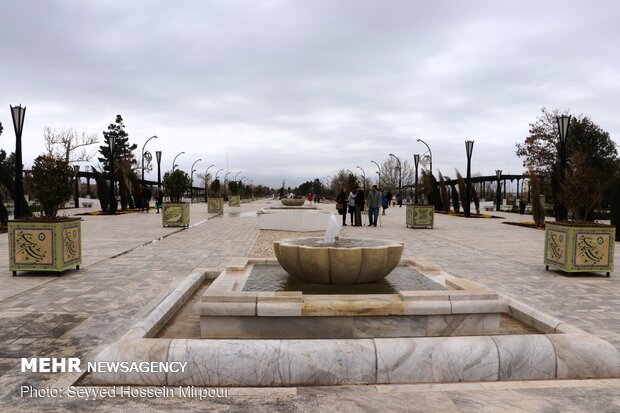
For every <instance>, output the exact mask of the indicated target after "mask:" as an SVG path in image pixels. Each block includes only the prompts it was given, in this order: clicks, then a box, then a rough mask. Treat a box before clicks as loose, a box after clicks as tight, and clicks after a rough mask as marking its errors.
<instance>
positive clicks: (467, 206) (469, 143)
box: [465, 141, 474, 217]
mask: <svg viewBox="0 0 620 413" xmlns="http://www.w3.org/2000/svg"><path fill="white" fill-rule="evenodd" d="M465 151H466V152H467V187H466V188H465V216H466V217H468V216H470V215H471V155H472V153H473V152H474V141H465Z"/></svg>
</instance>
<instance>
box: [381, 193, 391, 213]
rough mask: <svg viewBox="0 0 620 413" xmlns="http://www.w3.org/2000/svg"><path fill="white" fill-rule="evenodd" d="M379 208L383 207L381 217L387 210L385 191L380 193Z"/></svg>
mask: <svg viewBox="0 0 620 413" xmlns="http://www.w3.org/2000/svg"><path fill="white" fill-rule="evenodd" d="M381 206H382V207H383V213H382V214H381V215H385V210H386V209H388V208H389V206H388V197H387V194H386V193H385V191H384V192H382V193H381Z"/></svg>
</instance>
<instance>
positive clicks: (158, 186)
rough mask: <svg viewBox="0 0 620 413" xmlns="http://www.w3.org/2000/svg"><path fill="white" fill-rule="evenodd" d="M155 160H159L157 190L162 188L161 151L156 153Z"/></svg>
mask: <svg viewBox="0 0 620 413" xmlns="http://www.w3.org/2000/svg"><path fill="white" fill-rule="evenodd" d="M155 158H156V159H157V189H160V188H161V151H156V152H155Z"/></svg>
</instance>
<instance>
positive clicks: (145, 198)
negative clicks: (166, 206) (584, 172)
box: [136, 186, 164, 214]
mask: <svg viewBox="0 0 620 413" xmlns="http://www.w3.org/2000/svg"><path fill="white" fill-rule="evenodd" d="M152 196H153V194H152V192H151V189H150V188H149V187H148V186H143V187H141V188H140V189H139V190H138V194H137V199H136V208H140V211H141V212H149V210H150V206H151V198H152ZM163 202H164V193H163V192H162V190H161V189H158V190H157V193H156V194H155V208H156V209H157V213H158V214H159V209H160V208H161V205H162V203H163Z"/></svg>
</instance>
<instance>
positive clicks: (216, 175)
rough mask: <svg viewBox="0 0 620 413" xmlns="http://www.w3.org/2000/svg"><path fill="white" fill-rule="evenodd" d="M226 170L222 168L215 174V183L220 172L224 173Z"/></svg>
mask: <svg viewBox="0 0 620 413" xmlns="http://www.w3.org/2000/svg"><path fill="white" fill-rule="evenodd" d="M223 170H224V168H220V169H218V170H217V172H216V173H215V178H213V180H214V181H215V180H216V179H217V177H218V175H219V174H220V172H222V171H223Z"/></svg>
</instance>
